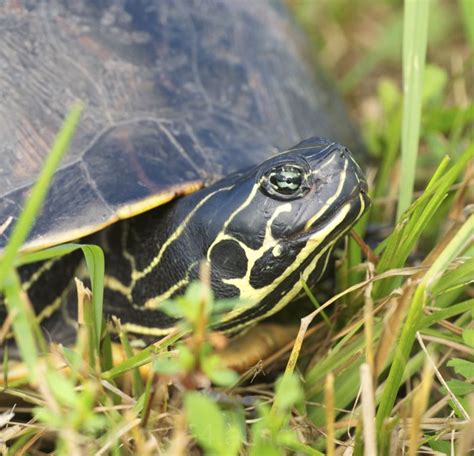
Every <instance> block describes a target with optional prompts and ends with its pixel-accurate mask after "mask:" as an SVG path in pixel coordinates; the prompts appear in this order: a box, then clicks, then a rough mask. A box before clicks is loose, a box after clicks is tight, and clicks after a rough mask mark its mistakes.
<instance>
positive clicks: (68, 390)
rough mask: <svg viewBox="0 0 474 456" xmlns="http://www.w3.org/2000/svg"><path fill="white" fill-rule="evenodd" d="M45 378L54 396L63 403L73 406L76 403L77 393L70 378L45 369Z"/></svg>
mask: <svg viewBox="0 0 474 456" xmlns="http://www.w3.org/2000/svg"><path fill="white" fill-rule="evenodd" d="M46 380H47V382H48V384H49V387H50V390H51V392H52V393H53V394H54V397H55V398H56V399H57V400H58V401H59V402H60V403H61V404H63V405H67V406H69V407H75V406H77V404H78V395H77V393H76V391H75V388H74V385H73V383H72V382H71V380H70V379H68V378H66V377H64V376H63V375H61V374H60V373H58V372H56V371H55V370H52V369H48V370H47V371H46Z"/></svg>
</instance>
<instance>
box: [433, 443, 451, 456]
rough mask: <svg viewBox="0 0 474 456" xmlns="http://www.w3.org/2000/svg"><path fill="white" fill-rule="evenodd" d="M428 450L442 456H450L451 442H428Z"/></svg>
mask: <svg viewBox="0 0 474 456" xmlns="http://www.w3.org/2000/svg"><path fill="white" fill-rule="evenodd" d="M428 445H429V446H430V448H431V449H432V450H434V451H439V452H440V453H444V454H452V451H451V450H452V448H451V442H447V441H445V440H430V441H429V442H428Z"/></svg>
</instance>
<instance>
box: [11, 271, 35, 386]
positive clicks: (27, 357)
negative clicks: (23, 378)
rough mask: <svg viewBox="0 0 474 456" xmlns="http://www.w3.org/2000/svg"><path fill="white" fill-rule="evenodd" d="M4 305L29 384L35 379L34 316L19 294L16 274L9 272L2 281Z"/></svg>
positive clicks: (19, 286) (19, 285)
mask: <svg viewBox="0 0 474 456" xmlns="http://www.w3.org/2000/svg"><path fill="white" fill-rule="evenodd" d="M3 289H4V292H5V298H6V299H5V305H6V307H7V309H8V312H9V313H10V314H12V315H14V317H13V319H12V327H13V332H14V334H15V338H16V343H17V346H18V349H19V351H20V355H21V357H22V359H23V361H24V362H25V364H26V366H27V367H28V371H29V377H30V381H31V382H33V383H34V382H35V381H36V379H37V367H38V348H37V344H36V340H35V336H34V330H33V327H32V322H33V320H34V316H33V315H31V314H32V312H31V309H30V308H29V307H28V305H27V303H26V302H25V300H24V298H23V296H22V294H21V284H20V278H19V277H18V274H17V273H16V272H15V271H14V270H11V271H10V273H9V274H8V275H7V276H6V278H5V279H4V287H3Z"/></svg>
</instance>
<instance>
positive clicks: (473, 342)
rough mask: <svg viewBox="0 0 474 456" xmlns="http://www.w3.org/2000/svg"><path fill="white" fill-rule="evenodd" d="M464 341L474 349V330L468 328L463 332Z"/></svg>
mask: <svg viewBox="0 0 474 456" xmlns="http://www.w3.org/2000/svg"><path fill="white" fill-rule="evenodd" d="M462 340H463V341H464V343H465V344H466V345H467V346H468V347H471V348H474V329H472V328H466V329H465V330H464V331H463V332H462Z"/></svg>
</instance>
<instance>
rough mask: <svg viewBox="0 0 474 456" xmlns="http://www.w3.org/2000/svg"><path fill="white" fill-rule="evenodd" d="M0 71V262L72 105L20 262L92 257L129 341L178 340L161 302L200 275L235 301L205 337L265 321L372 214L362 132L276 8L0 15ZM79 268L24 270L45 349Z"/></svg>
mask: <svg viewBox="0 0 474 456" xmlns="http://www.w3.org/2000/svg"><path fill="white" fill-rule="evenodd" d="M0 62H1V66H2V78H1V79H0V91H1V102H0V138H1V142H0V182H1V189H0V226H3V230H2V232H1V233H0V250H1V249H2V248H3V247H5V245H6V243H7V242H8V239H9V236H10V234H11V232H12V229H13V226H14V221H15V219H16V218H17V217H18V215H19V213H20V212H21V210H22V207H23V205H24V202H25V200H26V198H27V197H28V194H29V191H30V189H31V187H32V185H33V184H34V182H35V180H36V178H37V176H38V173H39V172H40V170H41V167H42V164H43V162H44V159H45V157H46V155H47V153H48V150H49V147H50V144H51V142H52V140H53V138H54V135H55V133H56V132H57V131H58V130H59V127H60V124H61V120H62V118H63V116H64V115H65V113H66V112H67V110H68V107H69V106H70V105H71V103H72V102H74V100H77V99H80V100H82V102H83V103H84V104H85V106H86V107H85V114H84V116H83V118H82V120H81V122H80V123H79V126H78V130H77V132H76V134H75V136H74V138H73V140H72V143H71V146H70V150H69V151H68V153H67V155H66V156H65V158H64V160H63V162H62V164H61V166H60V168H59V169H58V171H57V172H56V174H55V176H54V178H53V181H52V182H51V187H50V190H49V193H48V195H47V198H46V200H45V203H44V205H43V207H42V209H41V212H40V214H39V215H38V217H37V219H36V222H35V225H34V227H33V228H32V231H31V233H30V235H29V237H28V239H27V241H26V243H25V245H24V246H23V250H24V251H36V250H39V249H43V248H47V247H51V246H55V245H58V244H61V243H64V242H69V241H76V240H79V242H86V243H93V244H97V245H99V246H101V247H102V249H103V251H104V254H105V263H106V275H105V290H104V312H105V317H106V319H110V318H111V317H113V316H115V317H117V318H118V319H119V320H120V321H121V324H122V327H124V328H126V329H127V331H128V332H129V333H132V334H134V335H135V336H136V337H137V338H140V337H143V338H150V337H151V338H159V337H162V336H164V335H166V334H169V333H170V332H171V331H173V330H174V328H175V327H176V325H177V323H178V321H177V319H176V318H174V317H172V316H170V315H169V313H166V312H164V311H163V310H162V309H161V308H160V305H161V304H162V303H163V302H164V301H167V300H169V299H170V298H174V297H176V296H178V295H180V294H182V293H184V291H185V290H186V288H187V287H188V285H189V284H190V283H191V282H192V281H194V280H196V279H198V278H199V268H200V264H201V263H202V262H207V263H208V264H209V265H210V266H209V268H210V283H211V288H212V291H213V293H214V295H215V297H216V298H232V297H240V298H242V299H243V300H244V303H245V304H244V305H242V306H238V307H236V308H233V309H230V310H228V311H226V312H225V313H224V314H223V315H221V316H220V317H219V320H218V323H216V326H215V329H216V330H219V331H223V332H228V333H234V332H239V331H242V330H244V329H245V328H248V327H249V326H251V325H254V324H255V323H257V322H259V321H260V320H262V319H264V318H267V317H269V316H270V315H272V314H274V313H275V312H277V311H278V310H279V309H281V308H282V307H283V306H285V305H286V304H288V303H289V302H290V301H291V300H292V299H294V298H295V297H296V296H298V295H299V294H300V293H301V287H302V285H301V280H300V279H301V278H303V279H305V280H306V281H307V282H308V284H310V285H311V286H312V285H314V284H316V283H317V282H318V280H319V279H320V277H321V276H322V274H323V272H324V270H325V269H326V267H327V265H328V263H329V262H330V258H331V253H332V251H333V249H334V247H335V245H336V244H337V242H338V241H339V240H340V239H341V238H342V237H343V236H344V235H345V234H346V233H347V232H348V231H349V230H350V229H351V227H352V226H353V225H354V224H355V223H356V222H357V221H358V220H359V219H360V217H361V216H362V214H363V213H364V212H365V211H366V210H367V208H368V207H369V203H370V199H369V197H368V194H367V183H366V179H365V178H364V173H363V171H362V170H361V168H360V167H359V165H358V164H357V162H356V159H364V157H365V155H364V147H363V144H362V141H361V139H360V135H359V133H358V131H357V129H356V127H355V126H354V125H353V123H352V122H351V120H350V118H349V115H348V113H347V110H346V108H345V106H344V104H343V102H342V101H341V98H340V97H339V96H338V95H337V93H336V91H335V90H334V87H333V85H332V84H331V83H330V82H329V81H328V80H327V78H326V77H325V76H324V75H323V72H322V71H316V72H315V71H314V67H313V65H312V64H311V62H310V61H309V60H308V59H307V56H306V55H305V48H304V38H303V37H302V35H301V34H300V32H299V31H298V30H297V27H296V26H295V25H294V24H293V22H292V20H291V19H290V16H289V14H288V12H287V11H286V10H285V7H284V6H283V5H281V4H279V3H278V2H274V1H263V0H261V1H259V2H250V1H247V0H186V1H179V2H175V1H171V0H170V1H162V0H134V1H129V0H103V1H100V2H95V1H92V0H75V1H74V2H70V1H67V0H38V1H34V2H33V1H27V0H25V1H23V0H20V1H15V2H13V1H12V2H6V3H3V5H2V6H1V7H0ZM343 144H344V145H343ZM350 150H352V152H350ZM354 157H355V158H354ZM10 222H11V223H10ZM0 254H1V253H0ZM81 264H82V258H81V254H80V253H78V252H74V253H71V254H69V255H66V256H63V257H57V258H54V259H51V260H47V261H45V262H42V263H39V264H32V265H25V266H22V267H21V268H20V275H21V279H22V282H23V286H24V289H25V291H26V292H27V294H28V296H29V298H30V301H31V302H32V304H33V307H34V310H35V312H36V314H37V318H38V320H39V322H40V324H41V327H42V329H43V331H44V332H45V334H47V335H48V337H49V338H50V340H52V341H54V342H62V343H69V342H70V341H71V338H73V337H74V335H75V322H76V317H77V310H76V307H77V306H76V303H75V292H74V281H73V278H74V277H75V276H77V275H80V274H81V268H83V267H82V266H81ZM0 301H1V297H0ZM5 318H6V308H5V306H4V304H2V305H1V307H0V320H4V319H5Z"/></svg>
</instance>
